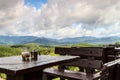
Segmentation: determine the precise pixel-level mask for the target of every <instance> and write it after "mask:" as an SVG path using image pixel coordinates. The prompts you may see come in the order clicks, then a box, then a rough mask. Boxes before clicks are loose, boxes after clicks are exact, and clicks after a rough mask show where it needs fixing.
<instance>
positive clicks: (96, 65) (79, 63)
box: [63, 59, 103, 69]
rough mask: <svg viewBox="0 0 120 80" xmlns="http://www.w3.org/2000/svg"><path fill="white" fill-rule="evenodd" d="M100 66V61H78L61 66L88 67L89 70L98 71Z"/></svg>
mask: <svg viewBox="0 0 120 80" xmlns="http://www.w3.org/2000/svg"><path fill="white" fill-rule="evenodd" d="M102 64H103V63H102V61H101V60H89V59H79V60H76V61H74V62H70V63H65V64H63V65H67V66H77V67H90V68H96V69H100V68H101V67H102Z"/></svg>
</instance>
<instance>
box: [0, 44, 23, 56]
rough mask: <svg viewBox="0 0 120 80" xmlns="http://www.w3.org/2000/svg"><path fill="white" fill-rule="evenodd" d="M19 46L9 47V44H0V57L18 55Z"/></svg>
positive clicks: (19, 51)
mask: <svg viewBox="0 0 120 80" xmlns="http://www.w3.org/2000/svg"><path fill="white" fill-rule="evenodd" d="M20 53H21V49H20V48H11V47H10V46H4V45H0V57H4V56H13V55H20Z"/></svg>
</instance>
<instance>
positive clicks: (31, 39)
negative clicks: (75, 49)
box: [0, 36, 120, 45]
mask: <svg viewBox="0 0 120 80" xmlns="http://www.w3.org/2000/svg"><path fill="white" fill-rule="evenodd" d="M117 41H120V37H118V36H111V37H101V38H97V37H91V36H83V37H75V38H63V39H51V38H44V37H36V36H0V44H7V45H11V44H26V43H38V44H44V45H52V44H78V43H91V44H111V43H115V42H117Z"/></svg>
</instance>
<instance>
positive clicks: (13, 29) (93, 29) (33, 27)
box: [0, 0, 120, 39]
mask: <svg viewBox="0 0 120 80" xmlns="http://www.w3.org/2000/svg"><path fill="white" fill-rule="evenodd" d="M0 35H11V36H40V37H47V38H59V39H60V38H67V37H81V36H93V37H108V36H120V0H102V1H101V0H0Z"/></svg>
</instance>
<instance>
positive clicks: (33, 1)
mask: <svg viewBox="0 0 120 80" xmlns="http://www.w3.org/2000/svg"><path fill="white" fill-rule="evenodd" d="M47 1H48V0H24V4H25V5H28V6H33V7H35V8H36V9H39V8H40V7H41V6H42V5H43V4H46V3H47Z"/></svg>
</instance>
